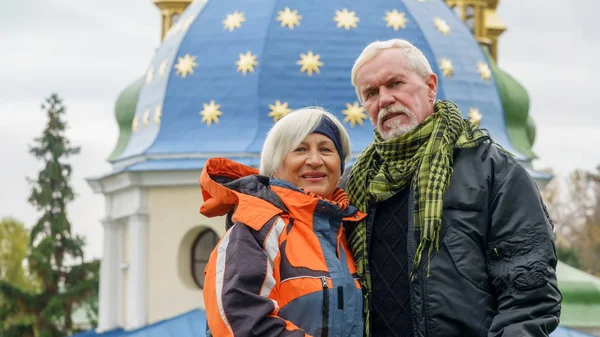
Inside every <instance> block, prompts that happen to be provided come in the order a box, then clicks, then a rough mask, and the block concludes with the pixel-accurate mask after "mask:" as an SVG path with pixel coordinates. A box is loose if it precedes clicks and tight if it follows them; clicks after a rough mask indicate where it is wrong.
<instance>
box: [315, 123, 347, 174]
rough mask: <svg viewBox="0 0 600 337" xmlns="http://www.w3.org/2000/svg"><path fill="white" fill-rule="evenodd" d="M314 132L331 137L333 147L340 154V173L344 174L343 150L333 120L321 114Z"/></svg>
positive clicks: (338, 131)
mask: <svg viewBox="0 0 600 337" xmlns="http://www.w3.org/2000/svg"><path fill="white" fill-rule="evenodd" d="M314 132H316V133H320V134H322V135H323V136H325V137H327V138H329V139H331V141H332V142H333V145H335V149H336V150H337V152H338V154H339V155H340V164H341V166H342V167H341V170H342V173H341V174H344V168H345V164H344V152H342V141H341V139H340V130H339V129H338V128H337V126H335V124H333V122H332V121H331V120H329V118H327V117H325V116H323V117H322V118H321V122H319V125H317V127H316V128H315V130H314V131H313V133H314Z"/></svg>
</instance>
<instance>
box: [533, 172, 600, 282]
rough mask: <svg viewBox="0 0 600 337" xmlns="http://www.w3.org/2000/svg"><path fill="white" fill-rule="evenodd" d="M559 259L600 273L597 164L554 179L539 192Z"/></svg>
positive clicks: (585, 269) (599, 186)
mask: <svg viewBox="0 0 600 337" xmlns="http://www.w3.org/2000/svg"><path fill="white" fill-rule="evenodd" d="M543 196H544V199H545V201H546V205H547V207H548V211H549V213H550V216H551V218H552V219H553V220H554V223H555V226H556V227H555V228H556V236H557V246H558V247H557V253H558V254H560V255H559V258H560V259H561V261H563V262H565V263H568V264H571V265H573V266H574V267H578V268H580V269H582V270H584V271H586V272H588V273H591V274H595V275H598V276H600V265H599V264H598V263H597V261H599V260H600V166H599V167H598V168H597V170H596V172H587V171H584V170H575V171H574V172H572V173H571V174H570V175H568V176H567V177H566V178H560V177H558V178H555V179H553V181H551V182H550V184H548V186H547V187H546V188H545V189H544V191H543Z"/></svg>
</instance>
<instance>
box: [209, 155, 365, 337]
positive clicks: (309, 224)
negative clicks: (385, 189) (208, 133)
mask: <svg viewBox="0 0 600 337" xmlns="http://www.w3.org/2000/svg"><path fill="white" fill-rule="evenodd" d="M257 173H258V172H257V171H256V170H255V169H253V168H250V167H246V166H244V165H241V164H237V163H235V162H233V161H230V160H228V159H223V158H214V159H210V160H208V161H207V163H206V165H205V167H204V170H203V171H202V174H201V176H200V185H201V187H202V194H203V197H204V201H205V202H204V204H203V205H202V207H201V209H200V212H201V213H202V214H204V215H206V216H209V217H213V216H220V215H225V214H229V215H231V216H230V217H229V219H230V221H228V230H227V232H226V233H225V235H224V236H223V238H222V239H221V241H220V242H219V244H218V245H217V247H215V249H214V250H213V252H212V254H211V256H210V260H209V262H208V265H207V267H206V271H205V283H204V303H205V307H206V315H207V323H208V329H209V330H210V333H211V334H212V336H214V337H223V336H235V337H245V336H261V337H274V336H314V337H319V336H322V337H325V336H340V337H342V336H343V337H354V336H356V337H362V335H363V306H362V301H363V295H362V290H361V288H360V284H359V283H358V275H357V274H356V267H355V264H354V259H353V257H352V254H351V252H350V250H349V249H348V244H347V242H346V236H345V234H344V226H343V223H345V222H355V221H359V220H361V219H362V218H364V214H362V213H359V212H357V210H356V209H355V208H354V207H352V206H348V198H347V196H346V194H345V192H343V190H341V189H338V190H337V191H336V193H335V196H334V198H332V199H333V200H335V201H337V202H331V201H327V200H323V199H321V198H319V197H317V196H315V195H311V194H310V193H306V192H303V191H302V190H300V189H298V188H297V187H295V186H293V185H292V184H290V183H288V182H286V181H283V180H277V179H272V178H269V177H265V176H260V175H258V174H257Z"/></svg>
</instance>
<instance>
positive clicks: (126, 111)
mask: <svg viewBox="0 0 600 337" xmlns="http://www.w3.org/2000/svg"><path fill="white" fill-rule="evenodd" d="M142 84H144V79H143V78H139V79H137V80H136V81H135V82H133V83H131V84H130V85H128V86H127V87H125V89H123V91H121V93H120V94H119V97H117V102H116V103H115V119H116V120H117V125H118V126H119V139H118V140H117V145H115V149H114V150H113V152H112V153H111V154H110V156H108V160H109V161H112V160H115V159H117V158H118V157H119V155H120V154H121V152H123V150H125V147H127V144H128V143H129V139H130V138H131V133H132V128H131V124H132V122H133V117H134V116H135V108H136V106H137V101H138V97H139V95H140V90H142Z"/></svg>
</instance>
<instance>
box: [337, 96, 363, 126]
mask: <svg viewBox="0 0 600 337" xmlns="http://www.w3.org/2000/svg"><path fill="white" fill-rule="evenodd" d="M342 113H343V114H344V115H346V118H344V122H345V123H350V125H352V127H354V126H355V125H356V124H358V125H363V119H366V118H367V114H366V113H365V108H363V107H362V106H360V104H359V103H358V102H356V101H355V102H354V104H352V105H350V103H346V110H343V111H342Z"/></svg>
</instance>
